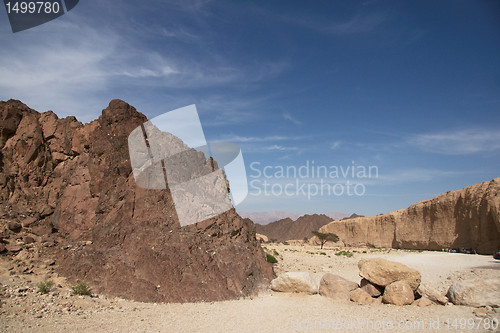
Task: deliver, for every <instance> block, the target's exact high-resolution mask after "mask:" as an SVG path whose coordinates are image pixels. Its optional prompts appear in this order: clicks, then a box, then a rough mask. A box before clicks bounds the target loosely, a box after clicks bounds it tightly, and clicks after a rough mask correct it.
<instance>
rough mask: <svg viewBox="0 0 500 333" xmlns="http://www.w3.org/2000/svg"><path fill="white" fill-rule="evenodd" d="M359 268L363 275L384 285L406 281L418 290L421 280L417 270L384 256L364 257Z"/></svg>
mask: <svg viewBox="0 0 500 333" xmlns="http://www.w3.org/2000/svg"><path fill="white" fill-rule="evenodd" d="M358 268H359V275H360V276H361V277H363V278H365V279H367V280H368V281H370V282H371V283H373V284H376V285H379V286H382V287H386V286H387V285H389V284H391V283H393V282H396V281H406V282H407V283H408V284H409V285H410V287H411V289H412V290H416V289H417V288H418V285H419V284H420V280H421V276H420V273H419V272H418V271H417V270H414V269H413V268H409V267H408V266H406V265H403V264H401V263H399V262H394V261H389V260H385V259H382V258H374V259H362V260H360V261H359V263H358Z"/></svg>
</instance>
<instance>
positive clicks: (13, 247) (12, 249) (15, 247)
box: [5, 244, 23, 253]
mask: <svg viewBox="0 0 500 333" xmlns="http://www.w3.org/2000/svg"><path fill="white" fill-rule="evenodd" d="M5 249H6V250H7V252H10V253H17V252H19V251H21V250H22V249H23V248H22V247H21V246H19V245H12V244H8V245H5Z"/></svg>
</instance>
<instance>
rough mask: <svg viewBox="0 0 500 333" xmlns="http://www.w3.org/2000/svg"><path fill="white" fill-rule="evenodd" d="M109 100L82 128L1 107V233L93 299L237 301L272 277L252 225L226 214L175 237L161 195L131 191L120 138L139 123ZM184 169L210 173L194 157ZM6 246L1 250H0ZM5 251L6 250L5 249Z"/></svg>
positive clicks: (169, 207)
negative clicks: (81, 284)
mask: <svg viewBox="0 0 500 333" xmlns="http://www.w3.org/2000/svg"><path fill="white" fill-rule="evenodd" d="M146 120H147V119H146V117H145V116H144V115H142V114H141V113H139V112H137V111H136V110H135V108H133V107H132V106H130V105H128V104H127V103H125V102H123V101H120V100H113V101H111V102H110V104H109V106H108V107H107V108H106V109H105V110H103V112H102V115H101V116H100V117H99V118H98V119H97V120H95V121H93V122H91V123H89V124H85V125H84V124H82V123H80V122H78V121H77V120H76V119H75V118H74V117H67V118H64V119H58V117H57V116H56V115H55V114H54V113H53V112H50V111H49V112H45V113H42V114H40V113H38V112H36V111H34V110H32V109H30V108H28V107H27V106H26V105H24V104H22V103H21V102H19V101H15V100H10V101H8V102H0V148H1V150H0V203H1V205H0V221H1V222H2V224H1V225H0V227H4V230H3V231H2V232H3V238H4V239H6V241H5V242H7V243H9V242H10V243H14V242H15V241H16V239H15V236H13V235H14V232H13V231H12V230H9V229H8V228H7V225H8V224H9V223H12V222H17V223H19V224H20V225H21V227H22V228H23V230H24V231H23V232H25V233H29V234H30V235H32V237H34V238H36V239H35V240H36V241H44V242H52V244H56V245H57V246H53V247H51V248H48V250H47V253H44V254H43V255H53V256H55V257H56V266H57V269H58V271H59V272H60V273H61V274H62V275H65V276H67V277H69V278H70V279H71V280H74V281H76V280H81V281H85V282H87V283H88V284H90V285H91V287H92V288H93V290H94V291H96V292H101V293H105V294H108V295H114V296H121V297H125V298H129V299H134V300H139V301H154V302H172V301H173V302H184V301H200V300H206V301H213V300H223V299H230V298H237V297H240V296H244V295H248V294H250V293H252V292H254V291H255V290H256V288H258V286H259V285H260V284H261V283H262V282H263V281H264V280H266V279H271V278H272V277H273V275H274V273H273V272H272V267H271V266H270V265H269V264H268V263H266V262H265V255H264V253H263V251H262V249H261V248H260V246H259V245H258V243H257V241H256V239H255V230H254V226H253V224H252V223H251V221H248V220H243V219H242V218H241V217H240V216H239V215H238V214H237V213H236V212H235V210H234V209H232V210H230V211H227V212H225V213H223V214H221V215H219V216H217V217H215V218H212V219H209V220H205V221H202V222H200V223H197V224H195V225H190V226H187V227H182V228H181V227H180V224H179V221H178V219H177V215H176V211H175V208H174V204H173V201H172V197H171V194H170V192H169V190H168V189H167V190H145V189H142V188H139V187H138V186H136V184H135V181H134V177H133V174H132V169H131V165H130V161H129V153H128V143H127V138H128V135H129V133H130V132H131V131H132V130H133V129H134V128H136V127H137V126H139V125H141V124H142V123H144V122H145V121H146ZM189 158H190V161H193V160H194V161H197V163H199V165H200V168H202V169H203V168H211V167H213V165H212V163H211V161H209V160H206V159H205V156H204V155H203V154H202V153H198V152H196V151H194V150H193V152H192V154H191V156H190V157H189ZM9 237H10V240H9ZM7 245H12V244H7Z"/></svg>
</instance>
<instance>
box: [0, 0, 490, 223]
mask: <svg viewBox="0 0 500 333" xmlns="http://www.w3.org/2000/svg"><path fill="white" fill-rule="evenodd" d="M0 45H2V47H1V48H0V58H1V59H2V60H1V61H0V99H1V100H7V99H9V98H15V99H20V100H22V101H23V102H25V103H26V104H28V105H29V106H30V107H32V108H34V109H36V110H38V111H41V112H43V111H47V110H53V111H55V112H56V113H57V114H58V115H59V116H60V117H64V116H67V115H76V116H77V118H78V119H79V120H81V121H83V122H88V121H90V120H92V119H95V118H96V117H97V116H98V115H99V114H100V112H101V110H102V109H103V108H105V107H106V106H107V104H108V103H109V101H110V100H111V99H113V98H120V99H123V100H125V101H127V102H128V103H130V104H132V105H134V106H135V107H136V108H137V109H138V110H139V111H141V112H143V113H144V114H146V115H147V116H148V117H149V118H153V117H154V116H157V115H159V114H162V113H164V112H167V111H169V110H173V109H176V108H179V107H183V106H186V105H190V104H196V106H197V109H198V112H199V114H200V118H201V121H202V124H203V126H204V131H205V136H206V137H207V140H209V141H219V140H224V141H230V142H235V143H238V144H239V145H240V146H241V148H242V151H243V154H244V158H245V163H246V166H247V175H248V176H249V180H250V181H252V180H254V182H253V183H252V184H253V186H252V187H251V189H250V195H249V196H248V197H247V199H246V200H245V201H244V202H243V203H242V204H241V205H240V206H239V207H238V210H240V211H274V210H280V211H291V212H301V213H311V212H317V213H322V212H323V213H324V212H332V211H340V212H346V213H352V212H357V213H359V214H365V215H374V214H378V213H385V212H389V211H392V210H395V209H400V208H406V207H408V206H409V205H410V204H412V203H414V202H417V201H420V200H425V199H428V198H431V197H433V196H435V195H438V194H440V193H443V192H446V191H448V190H454V189H459V188H462V187H465V186H467V185H470V184H474V183H478V182H482V181H487V180H491V179H493V178H495V177H497V176H500V126H499V125H500V112H499V111H500V2H499V1H495V0H492V1H476V0H475V1H472V0H470V1H458V0H454V1H371V0H368V1H359V2H357V1H315V2H309V3H307V4H306V2H304V1H190V0H188V1H159V0H151V1H147V2H138V1H92V0H87V1H80V4H79V5H78V6H77V7H75V8H74V9H73V10H72V11H71V12H69V13H68V14H66V15H64V16H62V17H60V18H58V19H56V20H54V21H51V22H49V23H47V24H44V25H42V26H39V27H36V28H33V29H30V30H27V31H24V32H19V33H16V34H13V33H12V32H11V30H10V27H9V25H8V21H7V15H6V12H5V10H4V9H1V10H0ZM313 161H314V165H316V166H325V167H327V168H330V167H337V168H340V167H343V168H347V167H349V166H353V165H354V166H356V167H368V166H376V167H377V168H378V176H377V177H371V178H360V177H354V179H352V177H350V178H349V177H348V178H347V179H346V178H344V177H340V178H334V177H319V178H318V177H310V176H309V177H303V178H300V179H299V181H300V183H299V184H297V183H296V181H297V179H295V178H293V177H289V178H286V177H282V178H280V177H271V178H270V179H267V181H268V182H269V183H270V184H277V185H275V186H276V187H275V189H279V188H280V186H281V189H283V187H284V186H286V185H287V184H291V185H290V186H289V187H288V189H289V190H290V191H289V192H293V191H294V189H295V187H297V185H302V184H306V185H307V184H318V183H319V182H320V181H321V180H323V181H324V182H326V183H328V184H329V186H330V185H331V186H334V185H335V184H338V187H337V189H339V188H342V186H344V187H343V188H344V189H346V188H347V187H346V186H347V185H346V182H347V181H349V182H351V183H352V184H361V185H362V186H363V188H364V193H363V195H352V196H349V195H347V194H345V193H344V194H343V195H325V194H324V195H311V194H312V193H305V194H304V193H303V192H299V193H295V194H294V195H286V194H284V193H281V194H278V193H274V194H273V193H270V194H271V195H268V196H266V195H263V194H262V193H261V195H256V194H257V192H258V189H260V190H263V188H262V186H263V181H264V180H266V179H265V178H264V177H257V174H258V172H257V171H255V169H259V170H261V171H262V169H263V168H264V167H265V166H270V167H271V169H272V170H276V169H277V167H280V166H281V167H285V168H286V167H289V168H291V167H295V168H299V167H300V166H303V165H306V164H307V163H309V165H311V164H312V163H313ZM251 163H257V164H253V166H254V168H250V165H251ZM256 165H257V166H258V167H256ZM271 169H268V170H271ZM309 190H311V191H312V190H314V188H311V187H309ZM311 191H310V192H311ZM275 192H279V191H275Z"/></svg>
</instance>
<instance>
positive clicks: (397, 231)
mask: <svg viewBox="0 0 500 333" xmlns="http://www.w3.org/2000/svg"><path fill="white" fill-rule="evenodd" d="M320 230H321V231H323V232H332V233H335V234H337V235H338V236H339V237H340V240H341V241H342V242H344V244H345V245H348V246H365V245H366V246H373V247H392V248H401V249H427V250H441V249H443V248H460V247H465V248H473V249H474V250H476V251H477V252H478V253H483V254H491V253H492V252H493V251H496V250H498V249H499V248H500V177H498V178H495V179H493V180H492V181H489V182H484V183H480V184H475V185H471V186H467V187H465V188H463V189H461V190H457V191H450V192H447V193H444V194H441V195H438V196H437V197H435V198H432V199H430V200H425V201H421V202H418V203H416V204H413V205H411V206H410V207H408V208H407V209H401V210H397V211H394V212H391V213H388V214H384V215H379V216H374V217H360V218H354V219H349V220H344V221H333V222H331V223H329V224H327V225H325V226H324V227H322V228H321V229H320Z"/></svg>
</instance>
